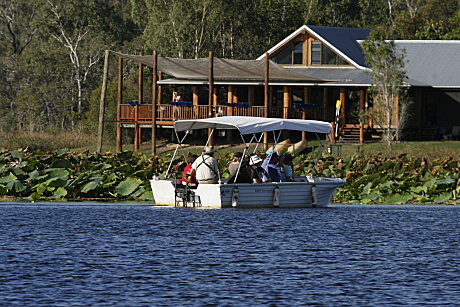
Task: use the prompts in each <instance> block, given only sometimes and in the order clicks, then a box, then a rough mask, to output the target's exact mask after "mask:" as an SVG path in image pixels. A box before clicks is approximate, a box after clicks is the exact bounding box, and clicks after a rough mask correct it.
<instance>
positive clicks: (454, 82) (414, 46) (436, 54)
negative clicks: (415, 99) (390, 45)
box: [395, 40, 460, 88]
mask: <svg viewBox="0 0 460 307" xmlns="http://www.w3.org/2000/svg"><path fill="white" fill-rule="evenodd" d="M395 44H396V47H397V48H398V49H399V50H403V49H404V50H405V52H406V56H405V58H406V64H405V67H404V69H405V70H406V72H407V75H408V77H409V84H410V85H412V86H433V87H439V88H460V41H458V40H456V41H454V40H451V41H446V40H425V41H420V40H400V41H398V40H396V41H395Z"/></svg>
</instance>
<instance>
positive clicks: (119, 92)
mask: <svg viewBox="0 0 460 307" xmlns="http://www.w3.org/2000/svg"><path fill="white" fill-rule="evenodd" d="M122 102H123V58H122V57H118V89H117V141H116V152H121V151H122V150H123V148H122V147H123V141H122V129H121V122H120V121H121V104H122Z"/></svg>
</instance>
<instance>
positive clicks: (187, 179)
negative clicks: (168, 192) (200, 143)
mask: <svg viewBox="0 0 460 307" xmlns="http://www.w3.org/2000/svg"><path fill="white" fill-rule="evenodd" d="M197 158H198V156H197V155H195V154H189V155H188V157H187V166H186V167H185V168H184V172H183V173H182V184H183V185H196V176H195V173H194V174H193V176H192V175H191V172H192V163H193V162H194V161H195V160H196V159H197Z"/></svg>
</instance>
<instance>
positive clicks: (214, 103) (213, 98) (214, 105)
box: [212, 88, 218, 115]
mask: <svg viewBox="0 0 460 307" xmlns="http://www.w3.org/2000/svg"><path fill="white" fill-rule="evenodd" d="M217 99H218V97H217V89H216V88H214V89H213V91H212V106H213V108H214V115H216V112H217Z"/></svg>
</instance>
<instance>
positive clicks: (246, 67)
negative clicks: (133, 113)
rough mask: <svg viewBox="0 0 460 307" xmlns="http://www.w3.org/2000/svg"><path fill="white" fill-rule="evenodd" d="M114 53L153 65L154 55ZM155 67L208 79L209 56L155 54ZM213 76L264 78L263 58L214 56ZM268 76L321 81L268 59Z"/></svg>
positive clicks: (189, 77)
mask: <svg viewBox="0 0 460 307" xmlns="http://www.w3.org/2000/svg"><path fill="white" fill-rule="evenodd" d="M113 53H114V54H116V55H118V56H120V57H123V58H126V59H130V60H133V61H136V62H139V63H142V64H144V65H146V66H149V67H153V56H151V55H150V56H148V55H130V54H124V53H119V52H113ZM157 66H158V67H157V68H158V70H159V71H162V72H164V73H166V74H168V75H170V76H173V77H174V78H177V79H185V80H207V79H208V72H209V59H208V58H200V59H177V58H169V57H161V56H160V57H158V59H157ZM213 66H214V67H213V75H214V80H264V75H265V60H230V59H220V58H214V59H213ZM269 80H283V81H292V82H305V81H310V82H322V81H324V80H321V79H316V78H312V77H309V76H304V75H301V74H298V73H296V72H294V71H290V70H289V69H286V68H284V67H282V66H281V65H278V64H276V63H275V62H272V61H270V64H269Z"/></svg>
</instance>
